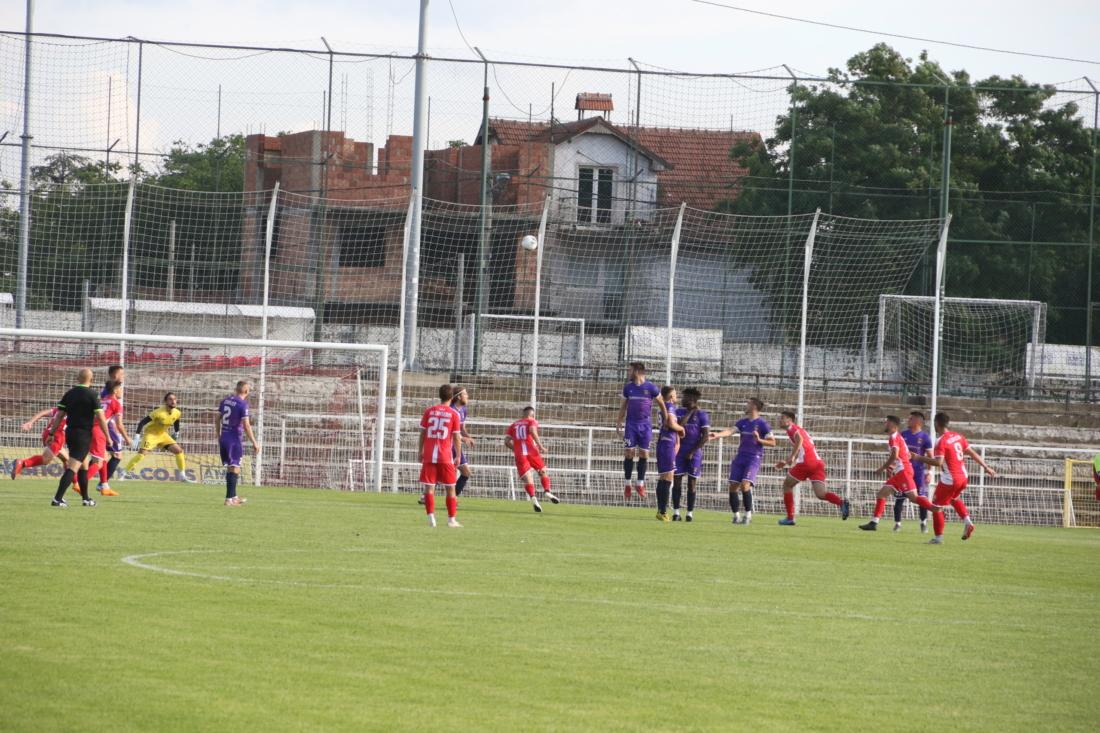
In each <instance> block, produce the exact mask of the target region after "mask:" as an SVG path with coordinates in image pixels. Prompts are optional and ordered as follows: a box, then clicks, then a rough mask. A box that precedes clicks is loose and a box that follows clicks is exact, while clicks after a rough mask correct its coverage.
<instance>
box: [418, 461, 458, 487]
mask: <svg viewBox="0 0 1100 733" xmlns="http://www.w3.org/2000/svg"><path fill="white" fill-rule="evenodd" d="M420 483H422V484H424V485H426V486H435V485H436V484H443V485H444V486H454V485H455V484H456V483H458V472H457V471H455V464H453V463H424V464H422V465H421V466H420Z"/></svg>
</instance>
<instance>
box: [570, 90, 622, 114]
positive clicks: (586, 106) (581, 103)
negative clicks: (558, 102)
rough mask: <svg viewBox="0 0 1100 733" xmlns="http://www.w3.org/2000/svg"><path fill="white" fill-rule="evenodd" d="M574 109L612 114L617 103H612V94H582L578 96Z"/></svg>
mask: <svg viewBox="0 0 1100 733" xmlns="http://www.w3.org/2000/svg"><path fill="white" fill-rule="evenodd" d="M573 109H577V110H590V111H593V112H612V111H614V110H615V103H614V102H612V101H611V95H610V94H597V93H595V92H581V93H580V94H578V95H577V103H576V105H575V106H574V107H573Z"/></svg>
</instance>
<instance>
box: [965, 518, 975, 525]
mask: <svg viewBox="0 0 1100 733" xmlns="http://www.w3.org/2000/svg"><path fill="white" fill-rule="evenodd" d="M963 524H974V520H973V519H971V518H970V517H967V518H966V519H964V520H963Z"/></svg>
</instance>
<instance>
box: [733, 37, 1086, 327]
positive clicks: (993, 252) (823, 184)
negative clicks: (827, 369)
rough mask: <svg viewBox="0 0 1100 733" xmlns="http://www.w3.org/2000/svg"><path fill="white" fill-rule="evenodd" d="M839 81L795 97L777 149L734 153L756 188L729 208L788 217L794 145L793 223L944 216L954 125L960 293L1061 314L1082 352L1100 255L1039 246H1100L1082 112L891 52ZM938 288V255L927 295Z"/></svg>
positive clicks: (926, 277)
mask: <svg viewBox="0 0 1100 733" xmlns="http://www.w3.org/2000/svg"><path fill="white" fill-rule="evenodd" d="M828 77H829V81H828V82H826V83H817V84H797V85H792V87H791V90H790V93H791V97H792V103H793V106H794V107H795V112H794V114H793V115H792V114H790V113H788V114H784V115H781V116H779V117H778V119H777V121H776V128H775V133H774V135H773V136H772V137H770V138H768V139H767V140H765V141H763V142H759V143H756V144H753V143H743V144H741V145H739V146H737V147H735V148H734V149H733V150H732V151H731V155H732V157H733V158H734V159H736V160H738V161H739V162H741V163H742V164H743V165H744V166H745V167H746V168H747V170H748V178H746V180H745V184H744V188H743V189H742V190H741V191H740V192H739V195H738V197H737V198H736V199H735V200H730V201H726V202H724V203H723V204H722V205H721V206H720V208H721V209H723V210H726V211H732V212H738V213H751V214H785V213H786V212H787V210H788V208H787V207H788V180H789V177H791V175H792V163H791V154H792V145H791V141H792V136H793V138H794V145H793V151H794V152H793V156H794V163H793V178H794V186H793V188H794V191H793V196H792V205H793V211H795V212H805V211H812V210H813V209H814V208H816V207H821V208H822V209H823V210H825V211H829V212H832V213H836V214H841V215H846V216H856V217H868V218H880V219H911V218H924V217H936V216H939V215H940V214H941V212H940V208H941V193H942V192H941V178H942V175H943V169H942V166H943V162H942V161H943V145H944V123H945V119H946V118H947V116H948V115H949V117H950V120H951V128H952V130H951V133H952V135H951V137H952V140H951V144H952V149H951V170H950V177H951V188H950V197H949V199H950V211H951V213H952V215H953V221H952V225H951V241H952V244H951V248H950V250H949V257H948V269H947V291H948V293H949V294H950V295H956V296H971V297H1001V298H1030V299H1036V300H1042V301H1045V302H1048V303H1050V304H1051V305H1052V306H1053V307H1052V308H1051V310H1050V322H1049V329H1048V339H1049V340H1052V341H1059V342H1068V343H1073V342H1082V341H1083V338H1084V323H1083V321H1084V318H1083V306H1084V299H1085V298H1084V276H1083V274H1082V273H1083V272H1084V270H1085V264H1086V259H1085V258H1086V252H1087V250H1086V248H1085V247H1083V246H1072V244H1060V245H1043V244H1035V243H1036V242H1059V243H1076V244H1082V243H1087V242H1088V241H1089V232H1088V216H1087V215H1088V193H1089V186H1090V182H1091V164H1092V147H1091V145H1092V142H1091V134H1092V133H1091V130H1089V129H1088V128H1087V127H1086V126H1085V122H1084V121H1083V120H1082V117H1081V115H1080V110H1079V109H1078V107H1077V105H1076V104H1075V103H1073V102H1068V103H1064V104H1056V102H1057V101H1058V100H1057V99H1055V95H1056V92H1055V90H1054V89H1052V88H1051V87H1047V86H1041V85H1037V84H1031V83H1028V82H1027V81H1026V80H1025V79H1023V78H1022V77H1019V76H1012V77H1007V78H1005V77H999V76H992V77H990V78H988V79H984V80H981V81H978V82H973V81H972V80H971V78H970V77H969V75H968V74H967V73H966V72H965V71H954V72H947V71H945V70H944V69H943V68H942V67H940V66H939V65H938V64H937V63H936V62H934V61H932V60H930V59H929V58H928V56H927V55H926V54H922V55H921V57H920V58H919V59H918V60H917V61H916V62H913V61H911V60H909V59H906V58H904V57H903V56H901V54H899V53H898V52H897V51H895V50H894V49H892V48H890V47H889V46H887V45H885V44H879V45H876V46H874V47H873V48H871V49H869V50H867V51H865V52H863V53H859V54H856V55H855V56H853V57H852V58H851V59H849V61H848V63H847V65H846V67H845V69H844V70H840V69H831V70H830V71H829V74H828ZM945 81H949V82H950V86H948V85H947V84H946V83H945ZM792 131H793V133H794V134H793V135H792ZM930 287H931V257H929V256H926V258H925V261H924V267H923V270H922V272H920V273H918V277H916V278H914V280H913V289H914V290H915V291H918V292H929V291H930Z"/></svg>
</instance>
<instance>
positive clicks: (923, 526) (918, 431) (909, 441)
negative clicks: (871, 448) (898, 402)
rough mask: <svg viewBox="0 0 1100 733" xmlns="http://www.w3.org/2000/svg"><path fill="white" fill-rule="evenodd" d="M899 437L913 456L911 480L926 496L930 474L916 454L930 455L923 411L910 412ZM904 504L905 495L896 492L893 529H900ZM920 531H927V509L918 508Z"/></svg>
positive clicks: (930, 442) (930, 444)
mask: <svg viewBox="0 0 1100 733" xmlns="http://www.w3.org/2000/svg"><path fill="white" fill-rule="evenodd" d="M901 439H902V440H904V441H905V444H906V445H907V446H909V455H911V456H912V457H913V458H912V460H911V461H910V463H912V464H913V481H914V483H916V485H917V494H918V495H919V496H928V479H929V476H930V474H929V473H928V471H926V470H925V468H924V464H923V463H921V462H920V461H919V460H917V456H928V457H929V458H931V457H932V447H933V444H932V438H931V436H929V435H928V433H927V432H926V431H925V429H924V413H923V412H910V413H909V425H908V429H907V430H902V431H901ZM904 506H905V495H904V494H897V495H896V496H895V497H894V531H895V532H899V531H901V510H902V507H904ZM920 531H921V533H922V534H924V533H926V532H928V510H927V509H925V508H924V507H921V508H920Z"/></svg>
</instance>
